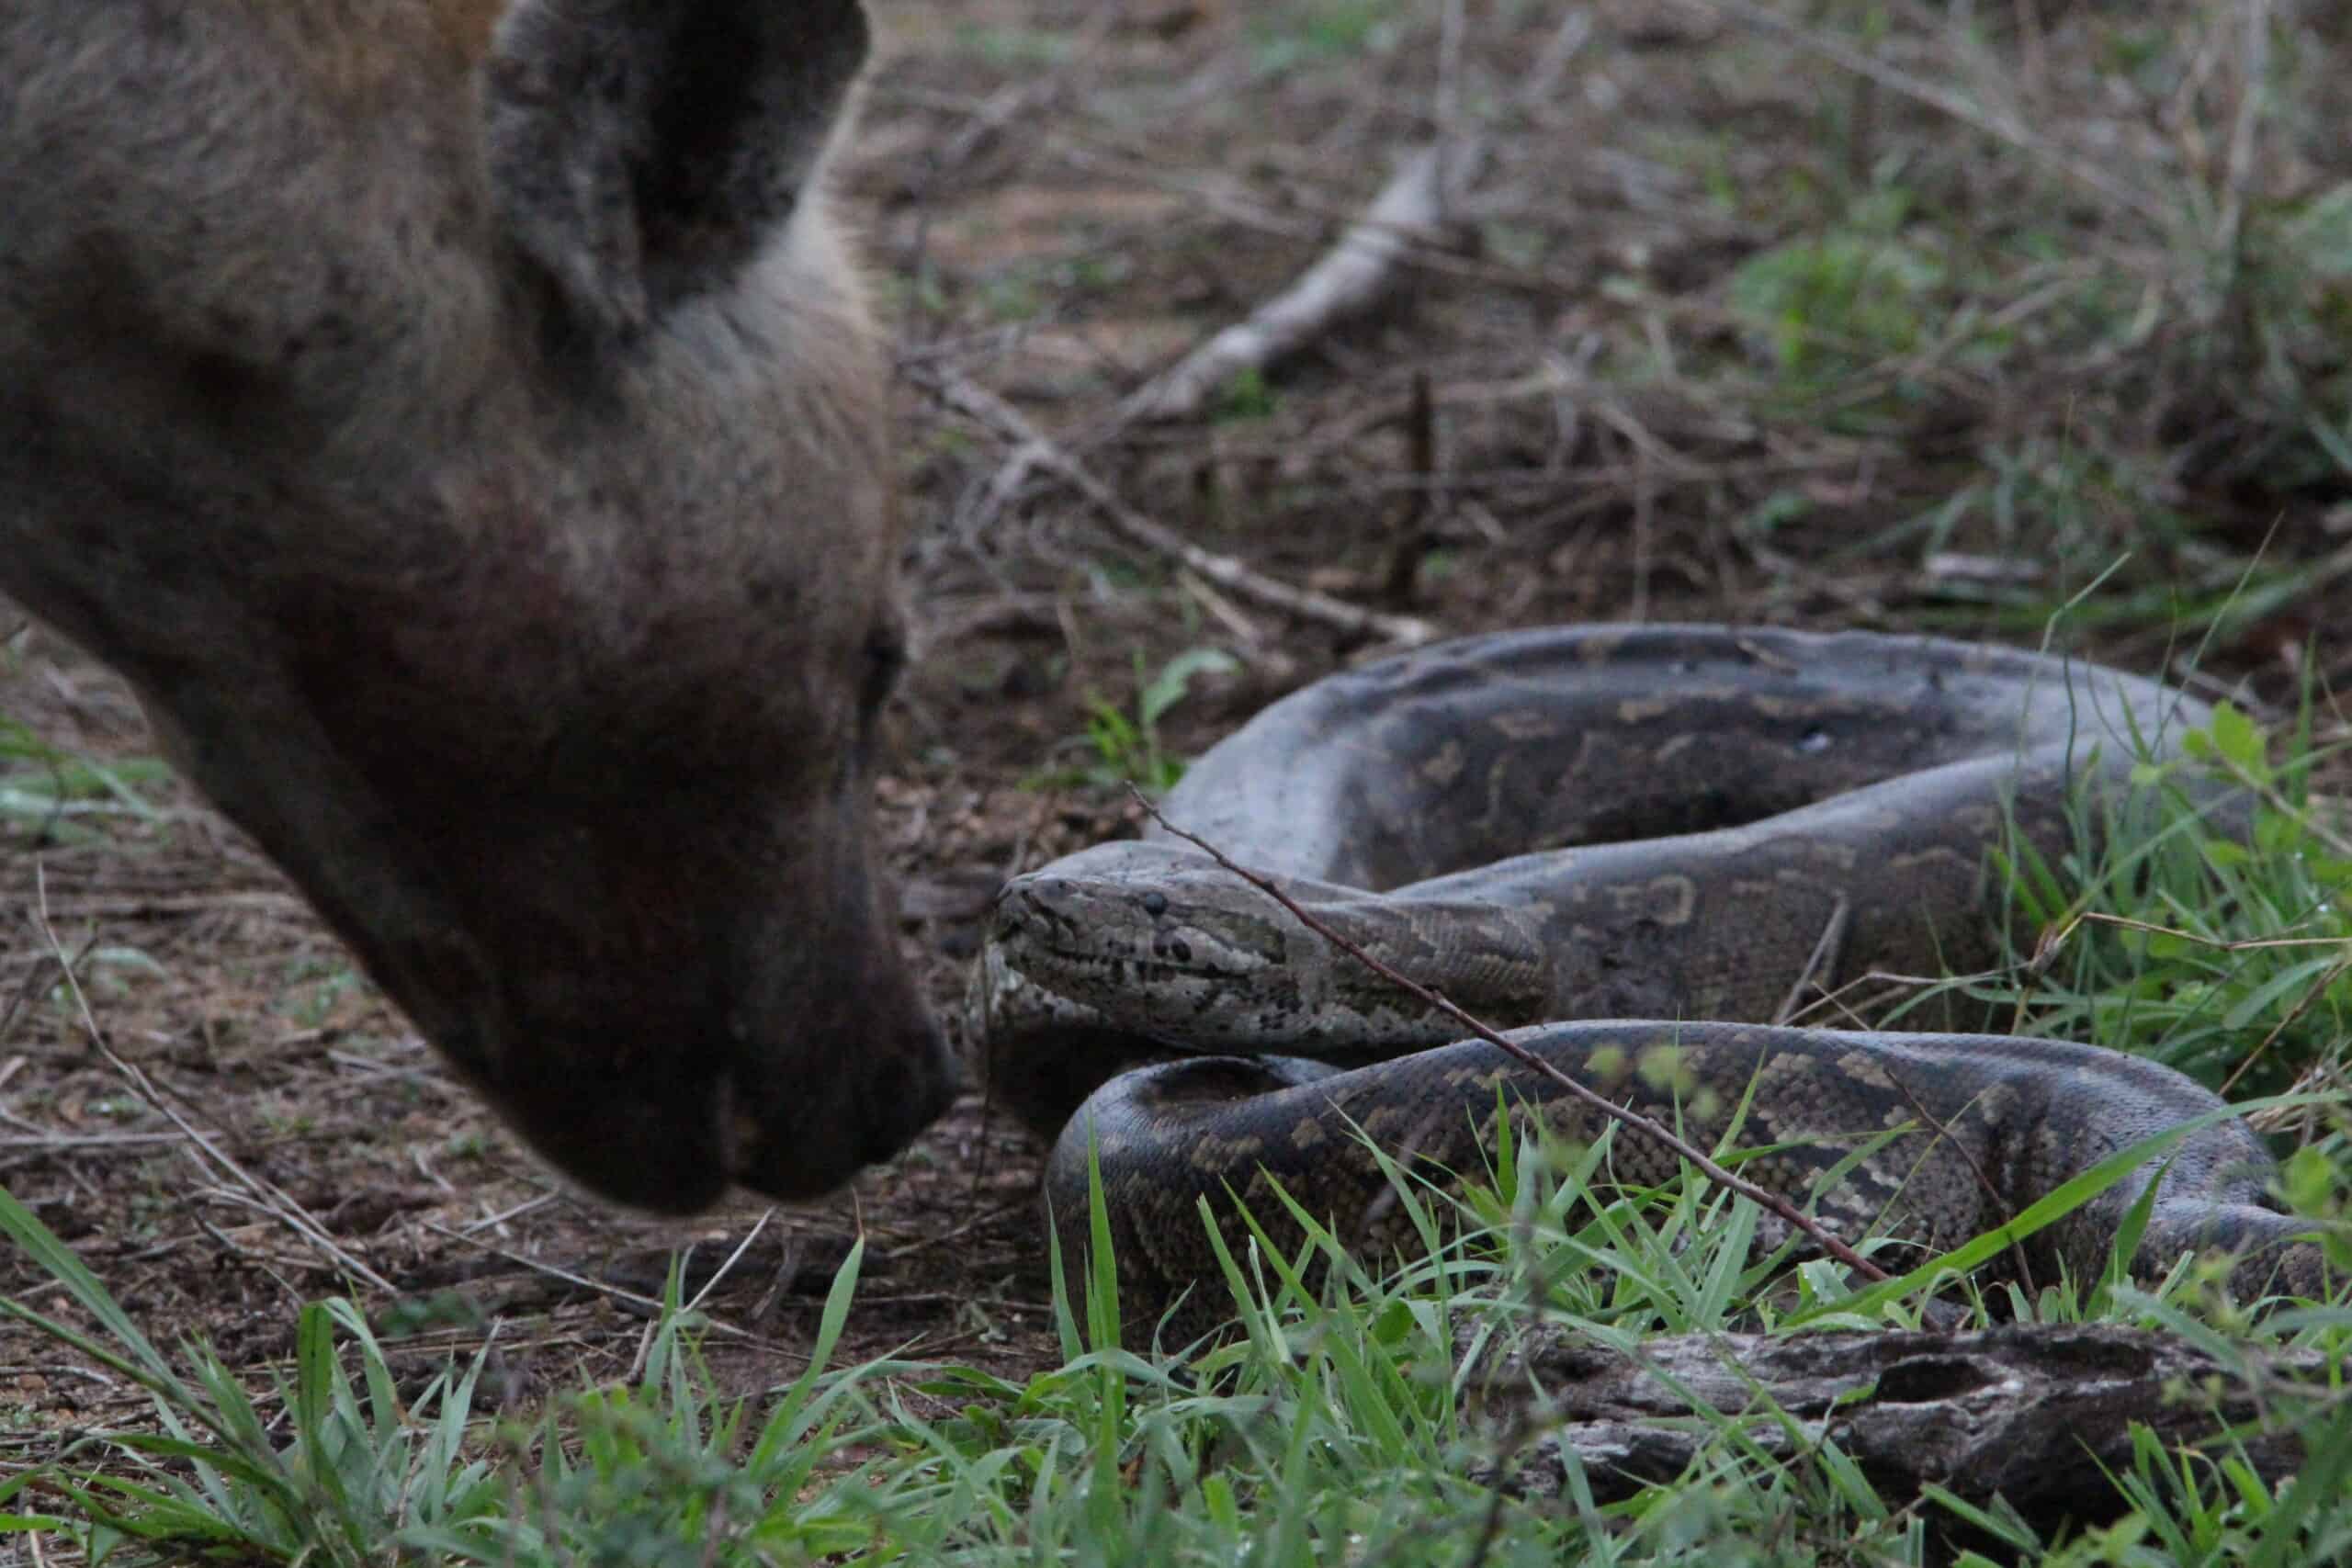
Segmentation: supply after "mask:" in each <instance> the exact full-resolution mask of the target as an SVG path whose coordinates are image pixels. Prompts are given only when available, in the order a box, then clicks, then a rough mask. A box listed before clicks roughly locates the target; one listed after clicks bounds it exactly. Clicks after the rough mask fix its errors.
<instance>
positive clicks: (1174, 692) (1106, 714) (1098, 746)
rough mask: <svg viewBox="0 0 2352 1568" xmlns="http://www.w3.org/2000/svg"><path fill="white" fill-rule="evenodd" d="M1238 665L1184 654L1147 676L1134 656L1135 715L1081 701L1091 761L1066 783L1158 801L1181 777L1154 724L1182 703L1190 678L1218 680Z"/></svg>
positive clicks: (1099, 699)
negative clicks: (1127, 789)
mask: <svg viewBox="0 0 2352 1568" xmlns="http://www.w3.org/2000/svg"><path fill="white" fill-rule="evenodd" d="M1236 668H1238V665H1237V663H1236V661H1235V660H1234V657H1233V656H1232V655H1231V654H1229V653H1227V652H1226V651H1225V650H1224V649H1217V648H1208V647H1196V648H1188V649H1185V650H1184V651H1183V652H1182V653H1179V654H1177V655H1176V656H1175V657H1174V658H1172V659H1170V660H1169V661H1168V662H1167V663H1165V664H1163V665H1161V666H1160V667H1159V674H1157V675H1148V674H1147V673H1146V671H1145V666H1144V660H1143V654H1142V653H1141V652H1140V651H1138V652H1137V653H1136V656H1135V671H1136V697H1135V709H1134V712H1133V713H1132V714H1130V713H1129V712H1128V711H1127V710H1126V709H1125V708H1124V707H1121V706H1120V705H1118V704H1117V703H1114V702H1113V701H1111V700H1110V699H1109V698H1108V697H1105V696H1103V695H1101V694H1089V695H1088V696H1087V699H1086V708H1087V713H1086V736H1085V743H1086V744H1087V745H1088V746H1089V747H1090V748H1091V750H1092V751H1093V761H1091V763H1089V764H1087V765H1086V766H1084V767H1082V768H1080V769H1078V770H1076V772H1075V773H1073V774H1072V775H1069V782H1075V783H1080V784H1088V785H1091V786H1093V787H1095V788H1110V787H1114V786H1115V785H1118V784H1130V783H1131V784H1135V785H1136V787H1137V788H1139V789H1142V790H1143V791H1145V792H1146V793H1147V794H1150V795H1163V794H1165V793H1167V791H1168V790H1170V788H1172V787H1174V785H1175V783H1176V781H1177V780H1178V779H1180V778H1182V777H1183V775H1184V763H1183V761H1182V759H1180V758H1177V757H1172V756H1170V755H1169V753H1168V751H1167V750H1166V748H1165V747H1163V746H1162V745H1161V744H1160V739H1159V721H1160V720H1161V719H1162V718H1164V717H1166V716H1167V715H1168V713H1169V711H1170V709H1172V708H1173V707H1175V705H1177V704H1178V703H1181V702H1182V701H1183V700H1184V695H1185V694H1186V692H1188V691H1189V690H1190V689H1191V687H1192V682H1193V677H1194V676H1196V675H1221V674H1225V673H1227V672H1228V671H1232V670H1234V669H1236Z"/></svg>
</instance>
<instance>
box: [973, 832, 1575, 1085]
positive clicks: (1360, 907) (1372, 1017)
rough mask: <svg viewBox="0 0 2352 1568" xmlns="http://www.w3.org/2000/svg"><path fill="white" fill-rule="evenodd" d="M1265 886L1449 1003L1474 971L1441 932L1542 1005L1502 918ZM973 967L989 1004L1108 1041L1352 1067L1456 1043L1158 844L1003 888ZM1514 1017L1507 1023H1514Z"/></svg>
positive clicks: (1294, 923)
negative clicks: (1099, 1032)
mask: <svg viewBox="0 0 2352 1568" xmlns="http://www.w3.org/2000/svg"><path fill="white" fill-rule="evenodd" d="M1269 880H1271V881H1272V882H1273V883H1274V885H1275V886H1278V887H1279V888H1281V890H1282V892H1283V896H1284V897H1287V898H1289V899H1290V900H1291V901H1292V902H1293V903H1294V904H1295V905H1297V906H1298V907H1299V908H1303V909H1305V910H1306V911H1308V912H1309V913H1310V914H1311V915H1312V916H1313V918H1314V919H1315V921H1316V923H1317V925H1320V926H1322V927H1324V928H1326V930H1328V931H1332V932H1336V933H1337V934H1338V935H1339V936H1340V937H1341V938H1343V939H1345V940H1346V941H1347V942H1350V943H1351V944H1353V945H1354V946H1356V947H1358V948H1360V949H1362V950H1363V952H1364V953H1367V954H1369V955H1370V956H1372V957H1373V958H1374V959H1377V960H1379V961H1380V962H1382V963H1384V964H1391V965H1396V966H1398V967H1400V968H1402V969H1403V971H1404V972H1405V973H1407V974H1418V976H1419V977H1421V978H1424V979H1433V980H1435V981H1436V982H1438V983H1440V984H1442V985H1444V986H1445V987H1446V988H1447V989H1448V990H1449V991H1453V990H1456V989H1458V988H1459V987H1457V986H1456V985H1455V984H1453V983H1451V982H1453V981H1455V980H1461V979H1467V978H1469V977H1471V976H1472V975H1473V974H1474V971H1473V969H1472V968H1471V967H1469V966H1467V965H1464V964H1461V963H1459V962H1457V958H1458V956H1459V955H1456V954H1454V953H1451V952H1450V951H1448V950H1447V948H1446V936H1445V933H1448V932H1452V931H1464V930H1476V931H1477V932H1478V933H1479V935H1480V940H1481V942H1483V943H1486V944H1488V945H1492V946H1494V947H1495V951H1496V952H1503V953H1504V954H1505V959H1504V962H1503V963H1501V964H1497V963H1495V962H1492V960H1493V958H1494V953H1487V952H1481V953H1478V954H1476V957H1477V958H1478V960H1479V963H1478V965H1477V969H1476V973H1477V974H1478V975H1480V976H1484V975H1490V974H1494V973H1496V972H1498V970H1508V971H1509V972H1510V974H1511V975H1512V976H1513V977H1514V981H1515V983H1516V980H1517V977H1518V976H1527V977H1528V978H1527V979H1526V982H1525V984H1524V985H1522V986H1521V987H1520V988H1521V989H1525V990H1528V992H1529V997H1530V999H1531V1000H1532V999H1533V998H1537V997H1539V996H1540V995H1541V994H1542V986H1541V983H1540V981H1541V972H1542V969H1543V964H1542V959H1541V954H1540V952H1537V951H1530V950H1529V949H1530V947H1531V942H1530V941H1529V939H1526V938H1525V937H1524V935H1523V933H1521V932H1520V931H1519V930H1518V928H1517V926H1516V925H1515V924H1514V923H1513V922H1511V921H1510V918H1509V917H1508V915H1507V914H1503V913H1499V912H1498V911H1494V910H1489V909H1479V910H1476V911H1469V910H1464V909H1463V908H1460V907H1459V906H1457V905H1454V904H1447V905H1443V906H1436V905H1432V906H1429V907H1427V908H1424V907H1421V906H1417V905H1413V904H1411V903H1409V902H1407V901H1402V900H1397V899H1395V898H1391V897H1382V896H1375V895H1372V894H1367V893H1364V892H1362V891H1361V890H1358V889H1355V888H1351V887H1342V886H1337V885H1335V884H1326V883H1318V882H1310V881H1306V880H1305V879H1301V878H1291V877H1283V878H1270V879H1269ZM1474 917H1475V919H1476V925H1475V926H1473V924H1472V920H1473V918H1474ZM1505 950H1508V951H1507V952H1505ZM984 969H985V970H989V971H992V972H993V974H994V975H995V976H996V979H995V981H994V985H995V992H994V997H995V998H1006V997H1011V996H1012V995H1014V994H1015V993H1016V992H1018V991H1020V990H1021V989H1022V988H1023V987H1025V988H1027V990H1028V991H1029V992H1031V993H1033V994H1032V995H1030V996H1029V997H1027V998H1025V999H1023V1000H1022V1002H1021V1004H1020V1005H1021V1007H1022V1008H1023V1010H1025V1011H1029V1012H1035V1011H1036V1010H1039V1009H1041V1008H1045V1007H1050V1006H1057V1005H1067V1004H1077V1005H1080V1006H1082V1007H1084V1008H1085V1009H1087V1010H1090V1011H1091V1013H1093V1014H1096V1015H1099V1016H1100V1018H1101V1019H1102V1020H1103V1022H1104V1023H1105V1024H1106V1025H1108V1026H1109V1027H1113V1028H1115V1029H1119V1030H1123V1031H1127V1032H1133V1033H1136V1034H1138V1035H1142V1036H1146V1037H1148V1038H1150V1039H1152V1040H1156V1041H1159V1042H1162V1043H1169V1044H1172V1045H1178V1046H1182V1047H1184V1048H1186V1049H1190V1050H1196V1051H1200V1050H1207V1051H1253V1052H1254V1051H1269V1050H1279V1051H1285V1052H1289V1053H1292V1054H1295V1055H1313V1056H1334V1057H1345V1058H1355V1059H1363V1058H1365V1057H1368V1056H1371V1055H1379V1054H1383V1053H1385V1052H1388V1051H1392V1050H1397V1049H1404V1048H1412V1047H1418V1046H1422V1045H1431V1044H1441V1043H1444V1042H1446V1041H1448V1040H1452V1039H1453V1038H1455V1037H1456V1036H1458V1035H1459V1034H1461V1033H1462V1032H1463V1031H1462V1030H1461V1029H1460V1028H1459V1027H1458V1026H1457V1025H1456V1024H1455V1023H1454V1022H1453V1021H1452V1020H1450V1019H1447V1018H1446V1017H1444V1016H1443V1015H1442V1014H1441V1013H1439V1012H1438V1011H1437V1010H1434V1009H1432V1008H1431V1007H1430V1006H1429V1004H1427V1003H1425V1002H1423V1001H1421V1000H1419V998H1415V997H1413V996H1412V995H1411V994H1410V993H1409V992H1408V991H1406V990H1405V989H1403V988H1402V987H1398V986H1397V985H1396V984H1395V983H1394V982H1393V981H1392V980H1389V979H1387V978H1386V977H1385V976H1382V975H1381V974H1379V973H1378V972H1377V971H1376V970H1374V969H1373V968H1371V967H1369V966H1367V965H1366V964H1364V963H1363V961H1362V960H1360V959H1358V958H1357V957H1355V956H1353V955H1352V954H1351V953H1347V952H1345V951H1343V950H1342V949H1341V948H1340V947H1339V946H1338V945H1336V944H1334V943H1333V942H1331V941H1330V939H1329V937H1328V936H1327V935H1325V934H1324V932H1323V931H1317V930H1316V929H1314V927H1312V926H1310V925H1308V924H1307V922H1306V920H1305V919H1301V918H1300V917H1299V916H1298V915H1297V914H1295V913H1294V912H1293V911H1292V910H1291V909H1290V908H1285V907H1284V905H1283V903H1282V901H1281V900H1279V899H1277V898H1274V897H1271V896H1269V895H1268V894H1267V892H1266V891H1265V889H1263V888H1262V887H1258V886H1252V885H1251V884H1250V882H1249V881H1248V880H1247V879H1245V878H1243V877H1240V876H1238V875H1236V874H1233V873H1232V872H1230V871H1227V870H1226V869H1225V868H1224V867H1222V866H1220V865H1218V864H1216V863H1215V862H1213V861H1211V860H1209V859H1207V858H1206V857H1205V856H1203V855H1201V854H1198V853H1197V852H1193V851H1190V850H1186V849H1182V848H1180V847H1178V846H1174V845H1169V844H1160V843H1151V842H1143V843H1114V844H1100V845H1097V846H1095V847H1094V848H1093V849H1091V850H1087V851H1083V852H1080V853H1078V854H1075V855H1071V856H1069V857H1068V858H1066V859H1063V860H1060V861H1057V862H1056V863H1054V864H1052V865H1051V866H1048V867H1047V868H1046V869H1045V870H1043V871H1040V872H1033V873H1031V874H1028V875H1025V876H1020V877H1016V878H1014V879H1013V880H1012V881H1011V882H1009V883H1007V884H1006V885H1005V886H1004V889H1003V891H1002V892H1001V893H1000V894H999V895H998V896H997V902H996V908H995V913H994V918H993V919H992V921H991V926H990V931H989V949H988V955H987V957H986V959H985V960H984ZM1489 999H1491V998H1489ZM1516 1011H1517V1010H1516V1009H1514V1010H1513V1013H1514V1016H1511V1017H1510V1019H1509V1021H1510V1022H1520V1021H1523V1020H1521V1019H1520V1018H1519V1017H1517V1016H1515V1013H1516Z"/></svg>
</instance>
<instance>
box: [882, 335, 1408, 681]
mask: <svg viewBox="0 0 2352 1568" xmlns="http://www.w3.org/2000/svg"><path fill="white" fill-rule="evenodd" d="M919 378H920V379H922V380H923V381H925V382H927V383H928V384H929V386H930V388H931V389H932V391H933V393H934V395H936V396H937V397H938V398H939V399H940V400H942V401H943V402H945V403H946V404H948V405H949V406H950V407H952V408H955V409H956V410H958V411H960V412H963V413H965V414H967V415H968V416H970V417H971V418H974V419H977V420H979V421H980V422H981V423H985V424H989V425H993V426H994V427H995V428H996V429H997V431H998V432H999V433H1000V434H1002V435H1004V436H1005V437H1006V438H1007V439H1009V440H1011V441H1013V442H1016V443H1018V444H1019V445H1018V449H1017V451H1016V454H1015V455H1016V456H1020V455H1022V454H1026V455H1027V459H1028V462H1029V463H1030V464H1031V465H1033V466H1034V467H1036V468H1043V469H1045V470H1046V471H1047V472H1049V473H1052V474H1054V475H1056V476H1057V477H1058V478H1059V479H1061V480H1062V481H1063V482H1064V483H1066V484H1068V485H1069V487H1070V488H1071V489H1073V490H1075V491H1078V492H1079V494H1080V495H1082V496H1084V497H1085V498H1086V499H1087V500H1088V501H1090V502H1093V503H1094V506H1095V508H1096V510H1098V511H1099V512H1101V513H1103V518H1104V519H1105V520H1106V521H1107V522H1108V523H1109V524H1110V525H1111V526H1112V528H1113V529H1114V531H1115V532H1116V533H1117V534H1118V535H1119V536H1120V537H1122V538H1124V539H1125V540H1126V541H1127V542H1128V543H1130V544H1133V545H1136V546H1138V547H1142V548H1144V549H1147V550H1149V551H1151V552H1152V553H1153V554H1155V555H1159V556H1164V557H1166V558H1169V559H1170V560H1173V561H1175V562H1177V563H1178V564H1180V565H1181V566H1182V567H1183V568H1185V570H1189V571H1193V572H1197V573H1199V574H1200V575H1201V576H1202V577H1204V578H1205V579H1207V580H1208V581H1211V582H1213V583H1215V584H1216V586H1217V587H1219V588H1222V589H1224V590H1225V591H1226V592H1228V593H1231V594H1234V595H1235V596H1236V597H1238V598H1242V599H1247V600H1250V602H1252V603H1253V604H1262V605H1264V606H1266V607H1267V608H1268V609H1272V610H1280V611H1282V612H1283V613H1284V614H1286V615H1296V616H1297V617H1299V618H1300V619H1301V620H1306V621H1314V622H1317V623H1318V624H1320V625H1322V626H1329V627H1330V628H1332V629H1333V630H1335V631H1338V632H1340V633H1342V634H1344V635H1346V636H1349V637H1365V638H1370V639H1373V640H1375V641H1379V642H1386V643H1394V644H1397V645H1399V646H1402V647H1408V648H1409V647H1412V646H1415V645H1417V644H1419V643H1424V642H1427V641H1429V640H1430V638H1431V637H1435V636H1436V635H1437V628H1436V627H1435V626H1431V625H1430V623H1429V622H1428V621H1425V620H1422V619H1421V618H1420V617H1419V616H1418V615H1384V614H1382V613H1381V612H1379V611H1377V610H1367V609H1363V608H1362V607H1361V606H1359V605H1355V604H1348V603H1347V602H1346V601H1344V600H1340V599H1334V598H1332V597H1331V596H1330V595H1329V594H1328V593H1318V592H1316V591H1315V590H1313V589H1311V588H1298V587H1294V586H1293V585H1291V584H1290V583H1287V582H1283V581H1277V580H1276V579H1274V578H1271V577H1267V576H1265V575H1263V574H1261V573H1260V572H1256V571H1252V570H1250V568H1249V567H1247V566H1244V565H1243V564H1242V563H1241V562H1240V561H1239V560H1238V559H1236V558H1233V557H1232V556H1221V555H1217V554H1216V553H1215V552H1213V551H1209V550H1204V549H1203V548H1201V547H1200V546H1198V545H1195V544H1193V542H1192V541H1191V540H1190V539H1187V538H1185V537H1184V536H1182V535H1181V534H1178V533H1177V532H1176V531H1175V530H1174V529H1172V528H1170V527H1167V526H1165V525H1162V524H1159V523H1156V522H1154V521H1152V520H1151V519H1150V518H1148V517H1147V516H1145V515H1144V514H1143V513H1140V512H1138V511H1136V509H1135V508H1134V507H1132V506H1129V505H1128V504H1127V503H1126V502H1125V501H1123V500H1122V499H1120V497H1119V494H1118V492H1117V491H1114V490H1113V489H1112V488H1111V487H1110V486H1109V485H1107V484H1105V483H1103V480H1102V479H1098V478H1096V477H1095V475H1094V474H1093V473H1092V472H1091V470H1090V469H1088V468H1087V467H1086V466H1085V465H1084V464H1082V463H1080V461H1079V460H1078V459H1077V458H1076V457H1072V456H1070V455H1069V453H1068V452H1067V451H1065V450H1063V448H1062V447H1061V446H1059V445H1058V444H1057V443H1056V442H1055V441H1054V440H1053V438H1052V437H1050V436H1048V435H1046V434H1045V433H1044V432H1042V431H1040V430H1039V429H1038V428H1037V427H1036V426H1035V424H1032V423H1030V422H1029V420H1028V418H1027V417H1026V416H1025V415H1023V413H1022V412H1021V411H1020V410H1018V409H1016V408H1014V407H1013V406H1012V404H1011V403H1009V402H1007V401H1005V400H1003V399H1002V398H1000V397H998V396H997V395H996V394H995V393H994V392H991V391H989V389H987V388H985V387H983V386H981V385H980V384H979V383H978V382H977V381H974V380H972V379H971V378H969V377H967V376H963V375H960V374H958V373H956V372H955V371H945V372H923V373H921V374H920V377H919ZM1012 467H1013V465H1012V462H1011V461H1010V460H1008V461H1007V462H1006V464H1005V465H1004V467H1003V468H1000V469H999V470H998V471H999V475H1000V477H1001V476H1002V475H1003V474H1004V473H1006V472H1008V471H1010V470H1011V469H1012ZM1015 482H1018V481H1015Z"/></svg>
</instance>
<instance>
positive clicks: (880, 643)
mask: <svg viewBox="0 0 2352 1568" xmlns="http://www.w3.org/2000/svg"><path fill="white" fill-rule="evenodd" d="M906 667H907V636H906V633H905V632H904V631H902V630H900V629H899V627H898V626H896V625H894V624H890V623H887V622H886V623H884V624H882V625H878V626H875V627H874V629H873V630H871V631H869V632H867V633H866V634H865V672H864V674H863V675H862V676H861V677H860V679H859V682H858V692H857V711H858V714H859V716H861V717H862V718H865V719H866V720H867V721H869V722H870V721H871V720H872V719H873V717H874V716H875V715H876V714H877V713H879V712H881V710H882V705H883V703H885V702H886V701H888V699H889V695H890V693H891V690H892V689H893V688H894V687H896V686H897V685H898V683H899V671H902V670H904V669H905V668H906Z"/></svg>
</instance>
